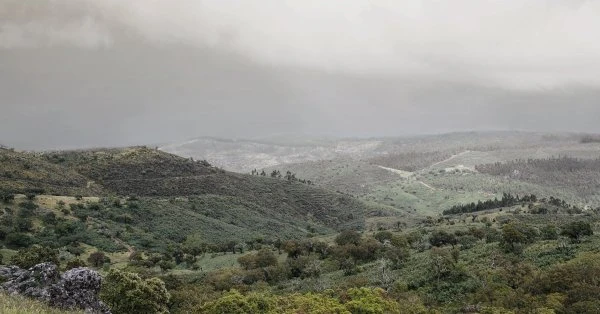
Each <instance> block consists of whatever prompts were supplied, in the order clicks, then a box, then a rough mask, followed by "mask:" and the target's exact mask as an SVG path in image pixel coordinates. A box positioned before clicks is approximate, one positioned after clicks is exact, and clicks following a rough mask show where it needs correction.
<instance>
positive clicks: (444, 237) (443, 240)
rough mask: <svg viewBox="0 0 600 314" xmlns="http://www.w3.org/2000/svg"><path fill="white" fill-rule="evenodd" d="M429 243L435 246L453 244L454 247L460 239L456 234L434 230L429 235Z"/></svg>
mask: <svg viewBox="0 0 600 314" xmlns="http://www.w3.org/2000/svg"><path fill="white" fill-rule="evenodd" d="M429 243H431V245H433V246H445V245H452V247H454V246H455V245H456V244H457V243H458V240H457V239H456V236H455V235H454V234H451V233H448V232H446V231H443V230H441V231H434V232H433V233H432V234H431V236H430V237H429Z"/></svg>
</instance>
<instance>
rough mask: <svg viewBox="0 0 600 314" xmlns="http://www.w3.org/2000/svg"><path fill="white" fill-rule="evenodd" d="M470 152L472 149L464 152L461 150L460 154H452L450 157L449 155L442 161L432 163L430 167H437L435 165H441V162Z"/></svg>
mask: <svg viewBox="0 0 600 314" xmlns="http://www.w3.org/2000/svg"><path fill="white" fill-rule="evenodd" d="M470 152H471V151H470V150H465V151H464V152H460V153H458V154H455V155H452V156H450V157H448V158H446V159H444V160H442V161H438V162H436V163H434V164H432V165H431V166H429V167H428V168H431V167H435V166H437V165H440V164H443V163H445V162H449V161H451V160H452V159H454V158H456V157H460V156H462V155H464V154H468V153H470Z"/></svg>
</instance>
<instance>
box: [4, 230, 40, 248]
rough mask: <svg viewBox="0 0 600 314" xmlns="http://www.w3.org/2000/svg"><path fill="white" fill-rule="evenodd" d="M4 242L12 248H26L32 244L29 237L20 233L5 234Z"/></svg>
mask: <svg viewBox="0 0 600 314" xmlns="http://www.w3.org/2000/svg"><path fill="white" fill-rule="evenodd" d="M5 241H6V244H8V245H9V246H12V247H27V246H30V245H31V243H33V239H32V238H31V236H29V235H27V234H25V233H20V232H12V233H9V234H7V235H6V240H5Z"/></svg>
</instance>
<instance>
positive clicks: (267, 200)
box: [3, 147, 370, 251]
mask: <svg viewBox="0 0 600 314" xmlns="http://www.w3.org/2000/svg"><path fill="white" fill-rule="evenodd" d="M5 154H6V155H7V156H10V158H6V159H5V160H4V163H5V165H6V166H7V167H6V168H5V169H15V170H14V173H15V177H18V178H26V179H27V180H23V181H22V182H24V183H23V184H22V185H21V186H19V187H18V188H13V186H8V188H7V189H5V190H4V191H5V192H3V193H22V194H33V195H35V194H38V195H39V194H58V195H60V196H50V195H39V196H37V197H35V196H34V197H35V198H34V199H33V201H31V203H32V205H27V203H28V202H29V201H28V200H26V199H25V198H24V196H21V197H17V199H16V200H15V201H14V202H13V203H12V204H9V205H10V206H7V208H8V209H10V211H6V212H5V213H4V217H5V218H6V217H8V218H6V219H5V220H6V221H7V222H6V224H9V225H10V226H9V227H11V226H13V227H14V221H13V222H10V221H12V220H13V219H12V218H10V217H14V218H16V217H18V215H20V214H19V213H20V212H21V208H23V206H27V207H31V209H32V210H33V213H30V214H29V215H33V216H31V217H32V218H31V220H32V221H31V223H29V225H28V226H27V227H24V228H22V230H20V232H22V233H23V232H24V233H25V234H29V235H30V236H31V239H30V241H32V242H33V243H36V242H38V243H46V244H48V243H52V242H56V243H57V244H61V243H62V244H64V245H66V244H68V243H69V241H74V240H76V241H79V242H82V243H87V244H91V245H93V246H95V247H99V248H102V249H103V250H107V251H115V250H118V249H124V248H125V247H126V246H128V245H131V246H136V247H139V248H145V249H151V250H164V249H165V248H166V247H167V246H168V245H169V244H170V243H179V242H182V241H183V240H185V238H186V237H187V236H189V235H190V234H197V235H199V236H201V237H202V238H203V239H205V241H206V242H207V243H215V244H220V245H224V244H225V243H227V242H230V241H236V242H238V243H239V242H240V241H241V242H243V241H249V240H254V239H258V238H268V239H271V240H275V239H288V238H298V237H302V236H305V235H307V234H310V233H313V232H316V233H321V234H327V233H332V232H335V231H336V230H338V231H339V230H342V229H345V228H354V229H360V228H363V227H364V224H365V214H366V212H367V206H366V205H365V204H364V203H362V202H360V201H358V200H356V199H354V198H352V197H348V196H346V195H342V194H339V193H336V192H332V191H328V190H324V189H320V188H318V187H314V186H309V185H306V184H302V183H299V182H289V181H287V180H281V179H274V178H268V177H259V176H251V175H244V174H237V173H231V172H227V171H223V170H220V169H218V168H214V167H212V166H210V165H209V164H208V163H206V162H204V161H193V160H191V159H186V158H182V157H178V156H175V155H171V154H168V153H165V152H162V151H158V150H154V149H149V148H146V147H132V148H122V149H100V150H87V151H67V152H50V153H44V154H34V153H22V152H12V151H7V152H5ZM23 160H26V161H27V162H28V163H29V166H28V168H27V169H24V168H23V167H22V166H21V164H20V162H21V161H23ZM65 174H66V175H65ZM7 181H8V180H7ZM8 182H13V181H8ZM18 182H19V181H18ZM92 182H93V183H92ZM89 186H93V187H94V188H93V189H92V188H88V187H89ZM38 187H42V190H36V188H38ZM48 192H50V193H48ZM83 192H85V193H83ZM79 195H83V196H94V197H86V198H83V199H81V198H80V196H79ZM76 197H77V198H76ZM369 211H370V209H369ZM51 213H52V214H53V215H54V216H55V217H57V218H58V219H57V220H58V222H55V223H54V222H53V223H48V222H45V221H44V220H43V219H42V218H43V217H45V216H46V215H50V214H51ZM28 219H29V218H28ZM61 223H63V225H61ZM64 224H67V226H64ZM59 225H60V228H65V227H66V228H68V230H70V232H69V233H70V234H69V237H65V235H64V234H63V231H62V229H60V230H59ZM49 231H51V232H49ZM5 233H7V232H5ZM11 245H13V246H14V243H13V244H11Z"/></svg>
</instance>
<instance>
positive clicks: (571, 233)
mask: <svg viewBox="0 0 600 314" xmlns="http://www.w3.org/2000/svg"><path fill="white" fill-rule="evenodd" d="M560 234H561V235H563V236H566V237H569V238H570V239H571V241H573V242H576V243H579V241H580V239H581V237H582V236H590V235H592V234H594V232H593V231H592V226H591V225H590V224H589V223H587V222H584V221H575V222H572V223H569V224H567V225H565V226H563V227H562V231H561V232H560Z"/></svg>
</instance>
